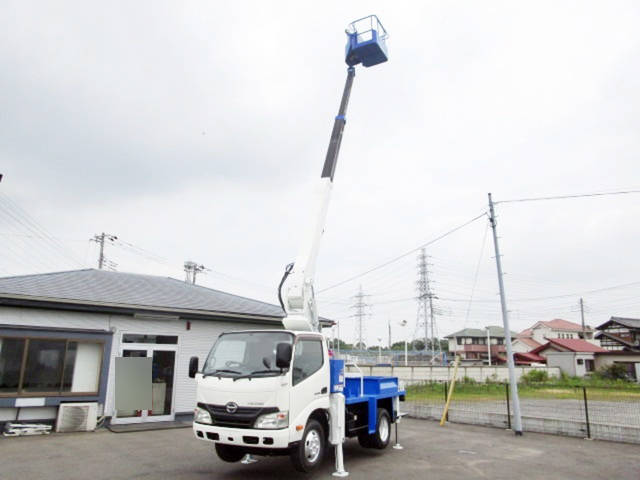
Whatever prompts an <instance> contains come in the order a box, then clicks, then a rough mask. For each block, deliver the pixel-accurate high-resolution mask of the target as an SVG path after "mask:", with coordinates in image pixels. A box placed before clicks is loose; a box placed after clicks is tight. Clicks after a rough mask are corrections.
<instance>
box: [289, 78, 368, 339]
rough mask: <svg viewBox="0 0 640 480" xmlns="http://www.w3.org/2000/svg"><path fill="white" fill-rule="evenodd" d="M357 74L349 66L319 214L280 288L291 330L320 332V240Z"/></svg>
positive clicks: (319, 188)
mask: <svg viewBox="0 0 640 480" xmlns="http://www.w3.org/2000/svg"><path fill="white" fill-rule="evenodd" d="M355 74H356V71H355V68H354V67H349V68H348V69H347V80H346V82H345V85H344V91H343V92H342V101H341V102H340V109H339V110H338V115H336V118H335V120H334V122H333V130H332V132H331V140H330V141H329V148H328V150H327V156H326V158H325V161H324V166H323V168H322V174H321V176H320V181H319V183H318V185H317V188H316V193H315V196H316V208H315V210H314V213H315V216H312V217H310V218H311V220H312V226H311V228H310V230H309V233H308V234H307V238H306V239H305V242H304V244H303V247H302V249H301V251H300V253H299V254H298V257H297V259H296V261H295V263H294V264H293V268H291V266H288V267H287V270H286V271H285V275H284V277H283V279H282V282H281V283H280V289H282V286H283V285H284V286H285V290H284V296H283V295H282V290H280V291H279V292H278V294H279V298H280V302H281V304H282V308H283V309H284V311H285V313H286V314H287V316H286V317H285V318H284V319H283V321H282V322H283V323H284V326H285V328H287V329H289V330H316V331H320V322H319V321H318V308H317V305H316V300H315V293H314V291H313V278H314V275H315V269H316V260H317V258H318V249H319V247H320V239H321V238H322V233H323V232H324V225H325V221H326V218H327V210H328V207H329V198H330V197H331V189H332V187H333V176H334V174H335V171H336V164H337V162H338V154H339V153H340V144H341V142H342V133H343V132H344V126H345V123H346V117H345V115H346V113H347V106H348V105H349V97H350V95H351V87H352V85H353V78H354V77H355ZM288 276H290V278H289V279H287V277H288ZM285 281H286V282H285ZM283 297H284V298H283Z"/></svg>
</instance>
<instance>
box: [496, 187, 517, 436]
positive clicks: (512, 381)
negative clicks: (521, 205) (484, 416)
mask: <svg viewBox="0 0 640 480" xmlns="http://www.w3.org/2000/svg"><path fill="white" fill-rule="evenodd" d="M489 222H490V224H491V230H492V231H493V246H494V250H495V254H496V269H497V270H498V286H499V287H500V304H501V306H502V323H503V327H504V341H505V344H506V347H507V365H508V367H509V387H510V390H511V403H512V405H513V431H514V433H515V434H516V435H522V417H521V414H520V397H519V396H518V383H517V382H516V371H515V364H514V361H513V348H512V346H511V329H510V328H509V315H508V311H507V299H506V297H505V293H504V281H503V278H502V275H503V274H502V261H501V259H500V248H499V247H498V232H497V230H496V215H495V211H494V209H493V200H492V199H491V194H490V193H489Z"/></svg>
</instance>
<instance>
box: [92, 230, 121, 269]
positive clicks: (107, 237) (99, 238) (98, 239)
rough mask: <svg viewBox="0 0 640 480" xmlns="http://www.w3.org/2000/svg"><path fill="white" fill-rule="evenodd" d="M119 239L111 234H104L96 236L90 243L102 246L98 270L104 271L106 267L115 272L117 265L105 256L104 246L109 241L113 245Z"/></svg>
mask: <svg viewBox="0 0 640 480" xmlns="http://www.w3.org/2000/svg"><path fill="white" fill-rule="evenodd" d="M117 239H118V237H116V236H115V235H111V234H110V233H104V232H102V233H100V234H95V235H94V236H93V238H92V239H90V241H92V242H96V243H98V244H100V254H99V256H98V268H99V269H100V270H102V269H103V267H104V266H105V265H106V266H109V267H111V269H113V270H115V267H116V265H117V264H116V263H114V262H111V261H109V260H107V259H106V258H105V256H104V244H105V241H107V240H108V241H110V242H112V243H113V242H115V241H116V240H117Z"/></svg>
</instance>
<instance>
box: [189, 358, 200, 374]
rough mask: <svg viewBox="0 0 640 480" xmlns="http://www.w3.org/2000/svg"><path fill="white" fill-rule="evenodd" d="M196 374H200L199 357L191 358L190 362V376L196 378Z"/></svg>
mask: <svg viewBox="0 0 640 480" xmlns="http://www.w3.org/2000/svg"><path fill="white" fill-rule="evenodd" d="M196 373H198V357H191V359H190V360H189V376H190V377H191V378H196Z"/></svg>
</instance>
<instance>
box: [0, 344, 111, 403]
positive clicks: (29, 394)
mask: <svg viewBox="0 0 640 480" xmlns="http://www.w3.org/2000/svg"><path fill="white" fill-rule="evenodd" d="M4 338H11V339H17V340H24V350H23V352H22V360H21V362H20V375H19V377H18V378H19V379H18V388H17V389H16V392H0V398H31V397H96V396H98V395H99V393H100V385H101V383H102V366H103V363H104V349H105V344H106V341H105V340H102V339H98V338H95V339H93V338H77V337H57V336H53V337H48V336H47V337H45V336H33V335H27V336H23V335H0V339H4ZM30 340H47V341H52V342H55V341H58V342H65V344H64V355H63V357H62V367H61V369H60V388H59V389H58V390H50V391H43V392H25V391H24V389H23V383H24V374H25V370H26V368H27V357H28V354H29V341H30ZM69 342H78V343H97V344H99V345H101V346H102V349H101V350H100V361H99V362H98V364H99V365H100V370H99V371H98V382H97V389H96V390H95V391H93V392H63V391H62V388H63V384H64V370H65V367H66V366H67V351H68V349H69Z"/></svg>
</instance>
